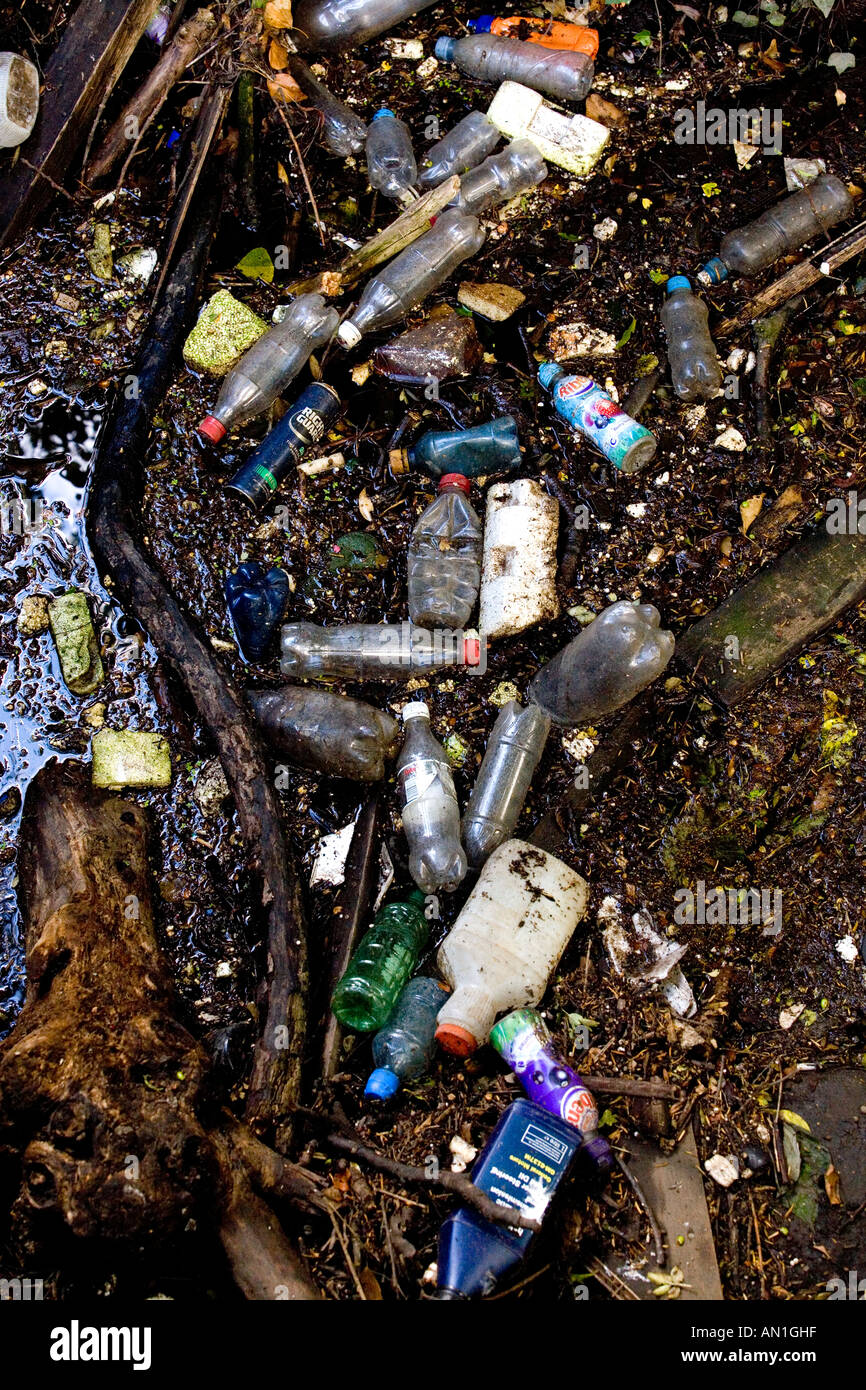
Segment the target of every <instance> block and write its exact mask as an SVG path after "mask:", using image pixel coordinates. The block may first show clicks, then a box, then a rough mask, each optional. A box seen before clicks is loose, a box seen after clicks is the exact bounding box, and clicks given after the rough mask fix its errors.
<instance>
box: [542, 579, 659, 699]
mask: <svg viewBox="0 0 866 1390" xmlns="http://www.w3.org/2000/svg"><path fill="white" fill-rule="evenodd" d="M660 622H661V617H660V615H659V611H658V609H657V608H654V607H653V605H652V604H651V603H631V602H629V601H628V600H627V599H620V601H619V602H618V603H612V604H611V605H610V607H609V608H605V609H604V610H603V611H602V612H601V613H599V615H598V617H597V618H596V619H595V620H594V621H593V622H591V623H590V624H589V626H588V627H585V628H584V629H583V632H581V633H579V634H578V636H577V637H575V639H574V641H573V642H569V644H568V646H567V647H564V648H563V650H562V651H561V652H560V653H559V655H558V656H555V657H554V658H553V660H552V661H548V663H547V665H546V666H542V668H541V670H540V671H539V672H538V674H537V675H536V676H535V677H534V678H533V680H532V682H531V684H530V687H529V698H530V700H534V701H535V703H536V704H537V705H539V706H540V707H541V708H542V709H543V710H545V712H546V713H547V714H549V715H550V717H551V719H552V720H553V722H554V723H555V724H565V725H575V724H583V723H585V722H586V721H587V720H591V719H603V718H604V716H605V715H607V714H613V712H614V710H617V709H619V708H620V707H621V706H622V705H626V704H628V702H629V700H633V699H634V697H635V695H637V694H638V692H639V691H641V690H643V689H644V687H645V686H647V685H650V684H651V682H652V681H654V680H655V679H656V677H657V676H659V675H661V673H662V671H663V670H664V669H665V667H666V666H667V664H668V662H669V661H670V659H671V657H672V656H673V654H674V637H673V633H672V632H667V631H665V630H664V629H663V628H660V627H659V623H660Z"/></svg>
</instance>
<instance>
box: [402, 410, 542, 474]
mask: <svg viewBox="0 0 866 1390" xmlns="http://www.w3.org/2000/svg"><path fill="white" fill-rule="evenodd" d="M388 460H389V463H390V467H391V472H392V473H393V474H394V476H395V477H397V476H399V475H400V474H401V473H408V472H410V470H411V471H412V472H413V473H429V475H430V477H431V478H441V477H442V476H443V474H445V473H461V474H462V475H463V477H464V478H478V477H480V476H482V475H484V474H486V473H513V472H514V470H515V468H519V467H520V464H521V462H522V457H521V453H520V440H519V438H518V435H517V421H516V420H515V418H514V416H513V415H500V416H499V418H498V419H497V420H490V421H489V422H488V423H487V424H486V425H475V426H474V428H473V429H470V430H428V432H427V433H426V434H422V436H421V438H420V439H419V440H418V441H417V443H415V444H413V445H412V447H411V448H410V449H392V450H391V453H390V454H389V456H388Z"/></svg>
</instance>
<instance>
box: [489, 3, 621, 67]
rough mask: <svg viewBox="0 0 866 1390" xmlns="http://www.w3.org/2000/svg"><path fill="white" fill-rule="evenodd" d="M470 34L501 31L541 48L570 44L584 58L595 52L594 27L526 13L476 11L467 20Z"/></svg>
mask: <svg viewBox="0 0 866 1390" xmlns="http://www.w3.org/2000/svg"><path fill="white" fill-rule="evenodd" d="M466 27H467V29H468V30H469V32H470V34H501V35H504V36H505V37H506V38H508V37H512V38H516V39H519V38H525V39H526V42H527V43H537V44H539V45H540V47H541V48H555V49H557V50H559V49H563V48H573V49H574V50H575V51H576V52H577V53H585V54H586V56H587V58H595V57H596V55H597V54H598V31H597V30H596V29H588V28H586V27H585V25H583V24H568V23H565V22H564V21H562V20H558V19H534V18H532V17H531V16H529V15H507V16H503V17H501V18H500V17H498V16H496V15H492V14H482V15H479V16H478V18H477V19H470V20H469V23H468V24H467V26H466Z"/></svg>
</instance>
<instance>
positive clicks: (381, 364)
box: [373, 309, 484, 382]
mask: <svg viewBox="0 0 866 1390" xmlns="http://www.w3.org/2000/svg"><path fill="white" fill-rule="evenodd" d="M483 355H484V350H483V348H482V346H481V342H480V340H479V337H478V333H477V331H476V328H475V324H474V322H473V320H472V319H471V318H469V317H467V316H466V315H465V314H456V313H455V312H454V311H453V309H449V310H448V311H447V312H446V313H444V314H435V315H434V314H431V315H430V317H429V318H428V319H427V321H426V322H425V323H422V324H421V326H420V327H419V328H410V329H408V330H407V331H406V332H405V333H400V334H399V335H398V336H397V337H396V338H392V339H391V341H390V342H389V343H385V344H384V345H383V346H382V347H378V348H376V351H375V352H374V353H373V370H374V371H376V372H378V373H379V374H380V376H385V377H389V378H390V379H391V380H392V381H394V380H403V381H406V380H409V381H418V382H425V381H429V380H431V379H432V380H435V381H447V380H448V379H449V378H450V377H457V376H469V375H470V373H471V372H474V371H475V369H476V367H477V366H478V365H479V364H480V362H481V359H482V357H483Z"/></svg>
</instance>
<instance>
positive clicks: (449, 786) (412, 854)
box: [397, 700, 466, 893]
mask: <svg viewBox="0 0 866 1390" xmlns="http://www.w3.org/2000/svg"><path fill="white" fill-rule="evenodd" d="M402 718H403V727H404V729H405V737H404V739H403V747H402V749H401V750H400V756H399V758H398V759H397V786H398V789H399V795H400V803H401V806H402V808H403V830H404V832H405V835H406V839H407V841H408V843H409V872H410V874H411V875H412V877H413V879H414V880H415V882H416V883H417V885H418V887H419V888H421V889H423V891H424V892H425V893H435V892H436V891H437V890H438V889H444V891H445V892H446V893H453V892H454V890H455V889H456V888H458V887H459V886H460V884H461V882H462V881H463V879H464V878H465V877H466V855H465V854H464V853H463V849H462V846H461V844H460V807H459V806H458V805H457V793H456V791H455V790H454V778H453V777H452V776H451V768H450V767H449V766H448V759H447V758H446V756H445V751H444V749H443V747H442V745H441V743H439V742H438V741H437V740H436V739H435V738H434V737H433V734H432V732H431V730H430V711H429V709H428V708H427V706H426V705H425V704H424V701H423V700H412V701H410V703H409V704H408V705H406V706H405V708H404V710H403V715H402Z"/></svg>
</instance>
